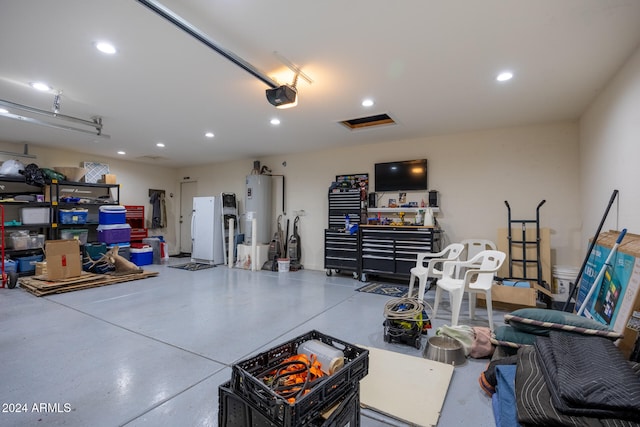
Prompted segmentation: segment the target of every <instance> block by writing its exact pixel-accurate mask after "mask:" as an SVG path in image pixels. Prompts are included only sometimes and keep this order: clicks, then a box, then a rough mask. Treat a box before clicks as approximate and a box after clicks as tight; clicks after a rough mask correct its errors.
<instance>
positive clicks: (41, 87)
mask: <svg viewBox="0 0 640 427" xmlns="http://www.w3.org/2000/svg"><path fill="white" fill-rule="evenodd" d="M29 86H31V87H32V88H34V89H36V90H39V91H41V92H48V91H50V90H51V86H49V85H48V84H46V83H43V82H31V83H29Z"/></svg>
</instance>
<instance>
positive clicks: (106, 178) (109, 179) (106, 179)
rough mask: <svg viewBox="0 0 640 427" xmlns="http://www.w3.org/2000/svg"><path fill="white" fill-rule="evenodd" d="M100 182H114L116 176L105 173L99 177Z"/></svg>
mask: <svg viewBox="0 0 640 427" xmlns="http://www.w3.org/2000/svg"><path fill="white" fill-rule="evenodd" d="M100 182H101V183H103V184H115V183H116V176H115V175H114V174H112V173H107V174H104V175H102V178H101V179H100Z"/></svg>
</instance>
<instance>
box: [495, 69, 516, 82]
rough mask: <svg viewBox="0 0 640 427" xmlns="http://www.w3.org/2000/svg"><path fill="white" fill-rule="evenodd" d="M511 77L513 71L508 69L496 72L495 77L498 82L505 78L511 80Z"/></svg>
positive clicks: (503, 80) (504, 80)
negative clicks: (496, 75)
mask: <svg viewBox="0 0 640 427" xmlns="http://www.w3.org/2000/svg"><path fill="white" fill-rule="evenodd" d="M512 78H513V73H512V72H510V71H504V72H502V73H500V74H498V77H496V80H497V81H499V82H506V81H507V80H511V79H512Z"/></svg>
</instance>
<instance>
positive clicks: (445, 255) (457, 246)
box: [408, 243, 464, 299]
mask: <svg viewBox="0 0 640 427" xmlns="http://www.w3.org/2000/svg"><path fill="white" fill-rule="evenodd" d="M463 250H464V245H463V244H462V243H452V244H450V245H449V246H447V247H446V248H444V249H443V250H441V251H440V252H436V253H433V252H420V253H418V257H417V259H416V266H415V267H413V268H412V269H411V270H410V271H411V279H409V293H408V295H409V296H411V295H412V292H413V285H414V283H415V281H416V277H417V278H418V283H419V285H418V295H417V298H418V299H424V293H425V292H426V288H427V279H428V278H429V277H433V278H435V279H438V278H440V277H442V270H441V269H442V265H441V264H442V263H443V262H444V261H455V260H457V259H458V258H459V257H460V254H461V253H462V251H463ZM427 258H428V261H429V262H428V264H427V265H426V266H425V265H424V261H425V259H427ZM438 268H439V269H438Z"/></svg>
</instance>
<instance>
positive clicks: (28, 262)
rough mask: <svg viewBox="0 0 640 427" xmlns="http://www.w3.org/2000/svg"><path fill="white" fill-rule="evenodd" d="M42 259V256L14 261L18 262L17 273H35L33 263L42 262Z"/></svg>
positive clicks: (26, 257) (25, 257)
mask: <svg viewBox="0 0 640 427" xmlns="http://www.w3.org/2000/svg"><path fill="white" fill-rule="evenodd" d="M42 259H43V257H42V255H32V256H24V257H20V258H16V261H18V271H19V272H20V273H26V272H30V271H36V265H35V263H36V262H40V261H42Z"/></svg>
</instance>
